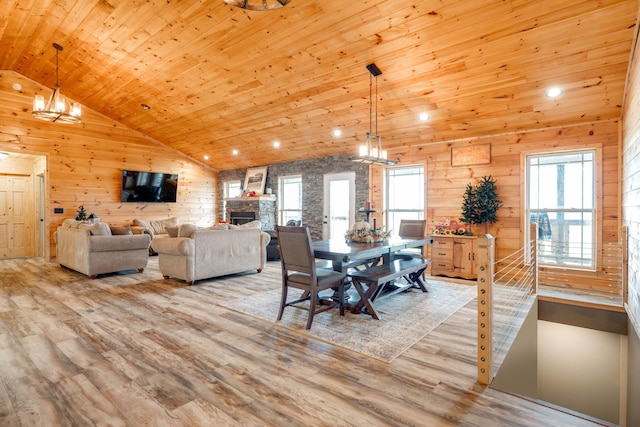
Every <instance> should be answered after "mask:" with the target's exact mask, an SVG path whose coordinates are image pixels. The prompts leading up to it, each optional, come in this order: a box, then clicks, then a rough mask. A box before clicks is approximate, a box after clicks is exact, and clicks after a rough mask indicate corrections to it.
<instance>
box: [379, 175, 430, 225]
mask: <svg viewBox="0 0 640 427" xmlns="http://www.w3.org/2000/svg"><path fill="white" fill-rule="evenodd" d="M385 178H386V179H385V181H386V205H387V224H388V226H387V229H388V230H391V231H392V233H393V235H395V236H397V235H398V230H399V229H400V220H402V219H424V208H425V206H424V167H422V166H408V167H396V168H388V169H387V170H386V174H385Z"/></svg>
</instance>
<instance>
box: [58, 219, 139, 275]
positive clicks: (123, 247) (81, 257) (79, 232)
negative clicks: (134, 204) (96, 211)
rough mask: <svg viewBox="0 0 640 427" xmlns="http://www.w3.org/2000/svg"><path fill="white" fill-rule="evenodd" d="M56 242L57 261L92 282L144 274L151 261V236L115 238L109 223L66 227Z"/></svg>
mask: <svg viewBox="0 0 640 427" xmlns="http://www.w3.org/2000/svg"><path fill="white" fill-rule="evenodd" d="M118 228H124V227H118ZM54 240H55V243H56V261H57V262H58V263H60V265H63V266H65V267H68V268H70V269H72V270H75V271H78V272H80V273H82V274H86V275H87V276H89V277H91V278H92V279H95V278H96V277H97V276H98V274H104V273H113V272H116V271H124V270H138V271H139V272H142V271H144V269H145V268H146V267H147V263H148V261H149V244H150V243H151V237H150V236H149V235H147V234H138V235H134V234H126V235H125V234H123V235H113V234H112V232H111V228H110V227H109V226H108V225H107V224H105V223H98V224H94V225H89V224H74V223H71V224H68V223H67V224H63V226H61V227H58V229H57V230H56V232H55V233H54Z"/></svg>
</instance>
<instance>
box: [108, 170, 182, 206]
mask: <svg viewBox="0 0 640 427" xmlns="http://www.w3.org/2000/svg"><path fill="white" fill-rule="evenodd" d="M177 194H178V175H176V174H170V173H158V172H142V171H128V170H123V171H122V194H121V196H120V201H121V202H145V203H152V202H159V203H175V201H176V196H177Z"/></svg>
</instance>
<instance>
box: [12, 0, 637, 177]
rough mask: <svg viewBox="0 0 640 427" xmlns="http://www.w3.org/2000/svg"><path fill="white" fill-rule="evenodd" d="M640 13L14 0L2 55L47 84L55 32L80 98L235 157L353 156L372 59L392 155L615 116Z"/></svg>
mask: <svg viewBox="0 0 640 427" xmlns="http://www.w3.org/2000/svg"><path fill="white" fill-rule="evenodd" d="M637 12H638V4H637V1H635V0H602V1H585V0H536V1H532V0H486V1H479V0H467V1H460V0H409V1H404V0H370V1H365V0H362V1H360V0H356V1H344V0H293V1H292V2H291V3H290V4H289V5H287V6H285V7H283V8H280V9H277V10H273V11H268V12H256V11H248V10H243V9H239V8H236V7H233V6H230V5H227V4H225V3H224V2H223V0H200V1H198V0H190V1H189V0H146V1H143V0H135V1H134V0H38V1H34V0H3V1H2V2H1V4H0V69H6V70H13V71H16V72H18V73H20V74H23V75H24V76H26V77H28V78H30V79H32V80H34V81H36V82H38V83H40V84H43V85H46V86H47V87H50V88H51V87H53V86H54V84H55V52H56V51H55V49H54V48H53V47H52V43H58V44H60V45H62V46H63V47H64V50H63V51H62V52H60V57H59V62H60V73H59V75H60V77H59V80H60V86H61V88H62V92H63V93H64V94H65V95H66V96H67V97H69V98H71V99H73V100H75V101H78V102H80V103H81V104H82V105H83V107H84V108H91V109H93V110H96V111H98V112H100V113H102V114H104V115H106V116H108V117H110V118H112V119H114V120H117V121H119V122H121V123H123V124H126V125H127V126H129V127H131V128H133V129H136V130H139V131H140V132H142V133H144V134H146V135H149V136H150V137H152V138H154V139H156V140H158V141H160V142H162V143H165V144H167V145H169V146H172V147H174V148H175V149H177V150H179V151H182V152H184V153H185V154H187V155H188V156H191V157H193V158H194V159H197V160H198V161H201V162H204V163H206V164H209V165H210V166H211V167H213V168H216V169H219V170H224V169H232V168H238V167H250V166H257V165H263V164H268V163H274V162H279V161H292V160H297V159H303V158H309V157H320V156H328V155H337V154H349V153H353V154H356V153H357V149H358V146H359V145H360V144H361V143H362V141H363V140H364V139H365V135H366V132H367V131H368V130H369V126H370V121H369V118H370V111H369V107H370V103H369V77H370V74H369V72H368V71H367V69H366V65H367V64H369V63H372V62H373V63H375V64H376V65H377V66H378V67H379V68H380V69H381V71H382V75H381V76H379V77H378V80H377V86H378V98H377V99H378V103H377V104H378V105H377V108H378V133H379V134H380V135H382V141H383V146H384V148H386V149H388V150H395V151H396V152H401V151H402V149H403V147H407V146H413V145H420V144H430V143H435V142H441V141H451V140H458V139H461V138H469V137H480V136H485V135H492V134H500V133H505V132H515V131H522V130H528V129H538V128H546V127H555V126H566V125H573V124H578V123H587V122H594V121H599V120H615V119H617V118H619V117H620V113H621V105H622V101H623V96H624V87H625V80H626V74H627V64H628V61H629V58H630V54H631V51H632V46H633V42H634V37H635V34H636V31H637V29H636V18H637ZM550 86H559V87H560V88H561V89H562V90H563V93H562V95H561V96H560V97H558V98H555V99H552V98H549V97H547V96H546V95H545V90H546V89H547V88H548V87H550ZM45 95H46V94H45ZM141 104H148V105H149V106H150V107H151V109H149V110H145V109H143V108H142V107H141ZM374 104H375V101H374ZM16 108H18V107H16ZM22 108H30V106H22ZM421 112H426V113H428V114H429V116H430V119H429V121H427V122H421V121H419V120H418V114H419V113H421ZM374 118H375V114H374ZM34 120H35V119H34ZM60 126H88V125H87V124H82V125H60ZM374 126H375V123H374ZM335 128H340V129H341V130H342V132H343V135H342V137H340V138H335V137H333V136H332V135H331V132H332V130H333V129H335ZM374 130H375V129H374ZM276 140H277V141H280V142H281V146H280V148H278V149H276V148H274V147H273V146H272V143H273V141H276ZM233 149H236V150H238V153H239V154H238V155H237V156H234V155H232V154H231V152H232V150H233ZM205 155H208V156H209V160H203V157H204V156H205Z"/></svg>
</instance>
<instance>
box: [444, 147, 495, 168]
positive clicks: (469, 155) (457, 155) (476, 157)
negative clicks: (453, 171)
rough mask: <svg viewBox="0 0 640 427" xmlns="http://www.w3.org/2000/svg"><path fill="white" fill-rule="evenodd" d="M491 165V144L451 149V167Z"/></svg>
mask: <svg viewBox="0 0 640 427" xmlns="http://www.w3.org/2000/svg"><path fill="white" fill-rule="evenodd" d="M490 163H491V144H490V143H488V144H476V145H467V146H464V147H451V166H471V165H488V164H490Z"/></svg>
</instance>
